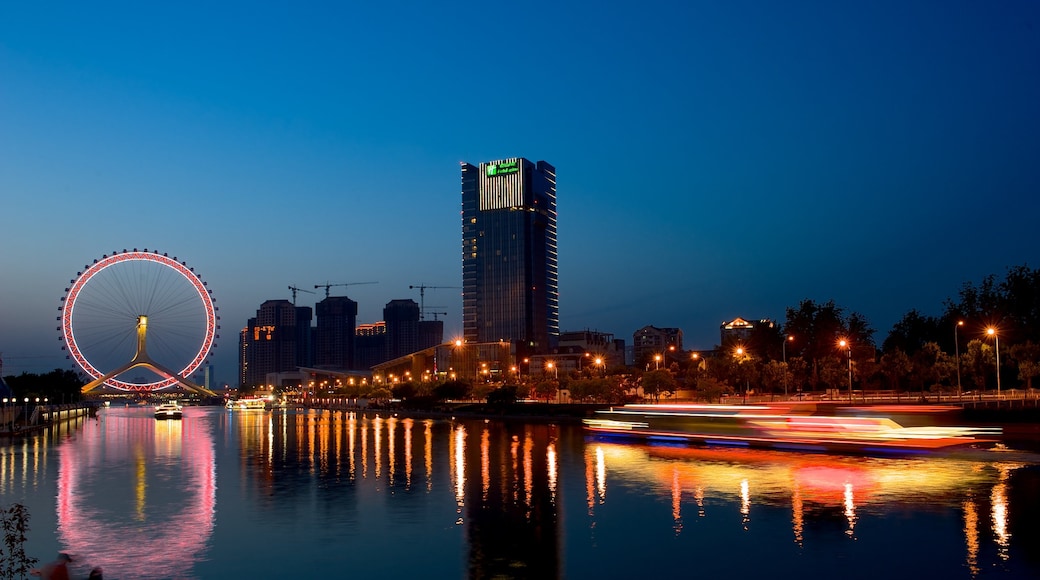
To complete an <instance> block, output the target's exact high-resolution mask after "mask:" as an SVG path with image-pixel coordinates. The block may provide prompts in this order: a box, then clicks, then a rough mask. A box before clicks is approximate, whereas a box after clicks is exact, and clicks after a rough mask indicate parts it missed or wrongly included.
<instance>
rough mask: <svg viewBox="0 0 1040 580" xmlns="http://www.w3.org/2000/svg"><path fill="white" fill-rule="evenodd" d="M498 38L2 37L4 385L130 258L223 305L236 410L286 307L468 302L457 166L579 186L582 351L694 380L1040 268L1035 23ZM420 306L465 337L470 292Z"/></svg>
mask: <svg viewBox="0 0 1040 580" xmlns="http://www.w3.org/2000/svg"><path fill="white" fill-rule="evenodd" d="M488 9H489V7H488V6H487V5H486V4H482V3H475V2H471V3H467V2H463V3H461V4H458V5H453V7H452V9H451V10H446V9H444V7H443V6H440V5H431V4H427V3H421V2H405V3H403V4H396V5H393V6H389V5H386V6H384V5H378V4H365V5H350V6H347V5H342V6H341V5H336V4H331V5H317V6H311V5H307V6H302V5H301V6H288V5H286V6H276V5H268V4H260V5H249V7H248V9H243V6H239V5H236V4H218V5H203V4H195V3H191V2H188V3H186V4H181V5H178V8H177V9H176V10H174V9H170V8H168V7H164V6H158V5H156V6H152V5H133V6H121V7H112V8H107V7H99V6H94V5H83V4H74V3H70V4H63V5H60V6H53V5H37V4H32V3H24V4H11V5H8V6H5V9H4V17H3V18H2V19H0V38H3V39H4V40H3V42H2V43H0V78H3V79H4V82H3V91H2V96H0V127H3V130H2V131H0V199H2V200H3V201H2V202H0V203H2V204H3V209H4V211H3V216H4V219H3V221H2V222H0V228H2V229H0V232H2V235H3V236H4V242H3V243H2V244H0V353H2V356H3V358H4V372H6V373H9V374H19V373H21V372H23V371H28V372H49V371H50V370H53V369H55V368H65V369H67V368H71V361H68V360H66V359H65V357H64V353H63V352H62V351H61V350H60V346H61V343H60V342H59V341H58V332H57V331H56V330H55V327H56V326H57V324H56V322H55V317H56V316H57V315H58V314H59V311H58V306H59V299H60V298H61V297H62V295H63V290H64V288H66V287H67V286H68V284H69V280H70V279H72V278H74V277H75V275H76V272H77V271H80V270H82V268H83V265H84V264H88V263H90V262H91V260H93V259H97V258H100V257H101V256H102V255H103V254H106V253H111V252H112V251H113V250H122V249H124V248H127V249H130V248H134V247H137V248H143V247H148V248H155V249H158V250H160V251H162V252H169V253H170V255H177V256H179V257H180V258H181V259H183V260H185V261H187V263H188V264H189V265H191V266H192V267H194V268H195V271H196V272H197V273H198V274H199V275H200V276H201V277H202V279H203V280H205V281H207V283H208V285H209V286H208V287H209V288H210V289H212V291H213V296H214V297H215V298H216V300H217V305H218V307H219V308H220V316H221V321H220V324H221V331H220V335H221V336H220V338H219V339H218V341H217V344H218V347H217V350H216V351H215V354H214V356H213V358H212V362H213V364H214V367H215V373H216V378H217V381H218V382H220V383H229V384H234V382H235V373H236V367H237V356H236V355H237V353H236V342H237V334H238V332H239V331H240V330H241V329H242V328H243V327H244V326H245V324H246V321H247V320H248V319H249V318H250V317H251V316H253V315H254V314H255V312H256V310H257V308H258V307H259V305H260V304H262V303H263V302H264V301H266V300H269V299H286V300H291V298H292V297H291V293H290V291H289V290H288V286H298V287H300V288H305V289H312V288H313V286H314V285H315V284H324V283H327V282H332V283H351V282H362V281H378V282H379V283H378V284H370V285H358V286H349V287H347V288H346V289H345V290H346V291H344V292H343V293H342V294H345V295H348V296H349V297H350V299H352V300H354V301H356V302H357V303H358V316H357V320H358V322H359V323H373V322H375V321H377V320H379V319H380V318H381V317H382V314H381V309H382V308H383V306H384V305H385V304H386V303H387V302H388V301H390V300H392V299H409V298H410V299H413V300H417V299H418V291H417V290H416V289H413V288H411V286H414V285H419V284H426V285H430V286H460V285H461V284H460V283H459V282H460V280H461V276H462V274H461V272H462V265H461V263H460V256H459V237H460V231H459V216H460V211H461V203H460V202H461V200H460V176H459V163H460V162H463V161H465V160H472V161H477V160H493V159H503V158H508V157H509V156H525V157H527V158H529V159H546V160H549V161H551V163H552V165H553V166H554V167H555V168H556V169H557V182H558V188H559V190H560V191H561V192H566V193H565V195H561V197H560V200H559V203H558V207H557V210H558V221H559V239H558V244H559V247H560V248H561V250H560V254H559V311H560V321H559V323H560V329H561V330H580V329H584V328H589V329H593V330H600V331H603V332H609V333H612V334H614V335H615V336H617V337H619V338H625V339H626V341H627V340H630V339H631V335H632V333H633V332H635V331H636V330H638V329H640V328H642V327H644V326H647V325H653V326H657V327H661V328H681V329H682V330H683V333H684V342H685V345H686V346H687V348H694V349H703V348H710V346H712V345H714V344H715V343H716V342H717V341H718V338H717V337H718V327H719V324H720V323H722V322H723V321H727V320H732V319H734V318H736V317H743V318H746V319H760V318H770V319H775V320H777V321H778V322H782V319H783V316H784V311H785V309H786V308H787V307H793V306H796V305H797V304H798V303H799V302H800V301H802V300H806V299H811V300H815V301H819V302H825V301H828V300H832V299H833V300H834V301H835V302H836V303H837V304H838V305H840V306H842V307H843V308H845V309H847V310H849V311H855V312H859V313H861V314H863V315H864V316H865V317H866V318H867V319H868V320H869V321H870V323H871V325H872V326H873V327H874V328H875V329H876V330H877V333H878V335H877V336H878V337H879V338H880V337H882V336H883V335H884V334H886V333H887V332H888V330H889V329H890V328H891V327H892V325H893V324H894V323H895V322H897V321H898V320H899V319H900V318H901V317H902V315H903V314H904V313H906V312H907V311H909V310H911V309H918V310H920V311H922V312H924V313H927V314H938V313H939V312H940V311H941V310H942V305H943V301H944V300H945V299H946V298H950V297H954V296H955V295H956V293H957V291H958V289H959V288H960V287H961V285H962V284H964V283H966V282H973V283H974V282H978V281H979V280H981V279H982V278H983V277H984V276H986V275H990V274H994V275H997V276H1001V275H1003V274H1004V273H1005V272H1006V271H1007V269H1008V268H1009V267H1013V266H1017V265H1022V264H1029V265H1031V266H1035V265H1037V264H1038V263H1040V245H1038V244H1037V243H1036V241H1035V233H1034V232H1035V221H1036V218H1035V216H1036V215H1040V196H1037V195H1036V193H1037V192H1038V191H1040V164H1038V163H1037V162H1036V160H1037V159H1040V108H1038V107H1037V106H1036V103H1038V102H1040V59H1038V58H1037V57H1036V55H1037V54H1040V4H1037V3H1035V2H1027V1H1024V0H1021V1H1016V0H1011V1H1009V2H1003V3H1000V4H999V5H986V4H980V3H976V2H969V1H957V0H955V1H952V2H929V1H924V2H914V3H910V4H877V3H873V2H855V1H853V2H843V3H837V4H836V3H829V2H819V1H809V0H805V1H798V2H793V3H784V4H776V3H770V2H755V1H746V2H734V3H724V4H711V3H698V2H673V1H655V2H651V3H650V4H649V5H645V6H644V5H641V6H640V9H639V10H632V8H631V6H630V5H628V4H622V3H620V2H605V3H601V4H598V5H597V6H596V9H595V10H590V9H589V5H587V4H585V3H568V2H563V3H559V2H553V3H549V2H544V1H540V0H535V1H534V2H531V3H528V4H525V5H524V7H523V9H522V10H518V11H510V12H509V14H508V15H506V14H500V15H498V16H500V17H497V18H495V20H494V26H488V25H487V21H486V18H487V14H488ZM517 39H524V41H523V42H518V41H517ZM332 290H333V295H337V294H339V293H337V292H336V288H333V289H332ZM340 290H343V288H340ZM322 294H323V292H322ZM320 298H321V296H320V295H316V294H307V293H301V294H299V295H298V296H297V303H298V304H299V305H301V306H310V307H313V306H314V304H315V302H317V300H320ZM425 302H426V304H427V305H431V306H438V307H443V310H440V311H442V312H447V315H442V316H441V319H442V320H443V321H444V333H445V336H446V337H451V336H457V335H461V334H462V329H463V324H462V304H461V291H459V294H453V293H452V292H451V291H437V292H436V293H433V292H429V293H427V295H426V297H425ZM1001 346H1003V344H1002V345H1001Z"/></svg>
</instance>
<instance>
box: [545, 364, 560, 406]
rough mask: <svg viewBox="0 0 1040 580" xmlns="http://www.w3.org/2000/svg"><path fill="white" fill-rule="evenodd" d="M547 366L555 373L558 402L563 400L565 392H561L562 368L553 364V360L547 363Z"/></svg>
mask: <svg viewBox="0 0 1040 580" xmlns="http://www.w3.org/2000/svg"><path fill="white" fill-rule="evenodd" d="M545 368H547V369H549V370H550V371H552V373H553V378H554V379H556V403H557V404H559V403H562V402H563V393H561V392H560V369H559V368H557V367H556V365H555V364H553V361H548V362H546V363H545Z"/></svg>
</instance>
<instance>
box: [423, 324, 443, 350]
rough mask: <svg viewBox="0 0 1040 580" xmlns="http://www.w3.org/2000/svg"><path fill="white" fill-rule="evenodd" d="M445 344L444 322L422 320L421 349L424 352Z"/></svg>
mask: <svg viewBox="0 0 1040 580" xmlns="http://www.w3.org/2000/svg"><path fill="white" fill-rule="evenodd" d="M442 342H444V321H443V320H420V321H419V348H417V349H416V350H423V349H426V348H430V347H433V346H437V345H438V344H441V343H442Z"/></svg>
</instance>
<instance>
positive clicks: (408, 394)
mask: <svg viewBox="0 0 1040 580" xmlns="http://www.w3.org/2000/svg"><path fill="white" fill-rule="evenodd" d="M417 391H418V389H416V387H415V383H413V382H412V381H406V382H403V383H398V384H396V385H394V386H393V388H391V389H390V392H391V393H392V394H393V395H394V398H395V399H401V400H405V399H410V398H412V397H414V396H415V395H416V394H417Z"/></svg>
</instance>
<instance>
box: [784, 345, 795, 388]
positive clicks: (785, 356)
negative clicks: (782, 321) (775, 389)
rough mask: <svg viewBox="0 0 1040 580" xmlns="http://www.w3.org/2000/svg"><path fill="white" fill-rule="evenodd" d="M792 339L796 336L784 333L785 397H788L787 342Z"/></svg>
mask: <svg viewBox="0 0 1040 580" xmlns="http://www.w3.org/2000/svg"><path fill="white" fill-rule="evenodd" d="M792 340H794V337H793V336H791V335H790V334H785V335H784V346H783V349H782V350H783V352H784V398H785V399H786V398H787V343H788V341H792Z"/></svg>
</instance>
